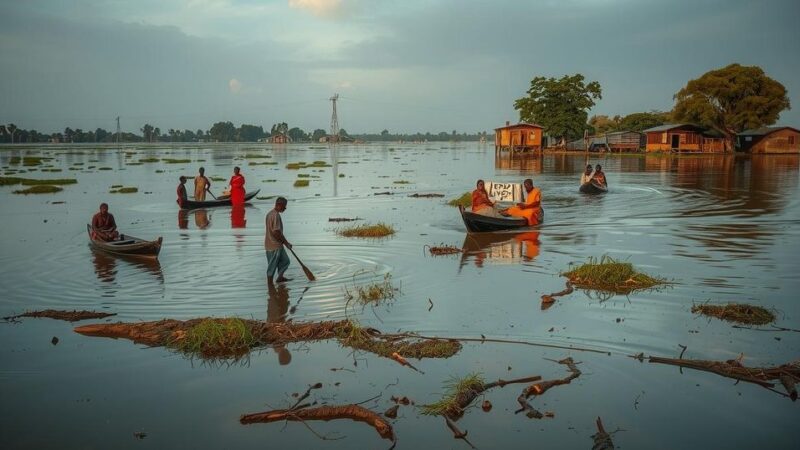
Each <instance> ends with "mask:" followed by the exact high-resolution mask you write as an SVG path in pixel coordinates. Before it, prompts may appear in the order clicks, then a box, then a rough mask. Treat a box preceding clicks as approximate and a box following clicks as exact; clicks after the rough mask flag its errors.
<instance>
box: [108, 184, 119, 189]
mask: <svg viewBox="0 0 800 450" xmlns="http://www.w3.org/2000/svg"><path fill="white" fill-rule="evenodd" d="M121 187H122V185H121V184H112V185H111V189H118V188H121Z"/></svg>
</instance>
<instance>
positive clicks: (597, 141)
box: [567, 131, 645, 152]
mask: <svg viewBox="0 0 800 450" xmlns="http://www.w3.org/2000/svg"><path fill="white" fill-rule="evenodd" d="M644 144H645V140H644V134H642V133H639V132H638V131H614V132H612V133H606V134H602V135H599V136H590V137H589V138H587V139H576V140H574V141H572V142H569V143H568V144H567V150H578V151H587V150H588V151H590V152H638V151H639V150H640V149H641V148H643V147H644Z"/></svg>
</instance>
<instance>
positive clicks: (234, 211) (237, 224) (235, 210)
mask: <svg viewBox="0 0 800 450" xmlns="http://www.w3.org/2000/svg"><path fill="white" fill-rule="evenodd" d="M244 209H245V208H244V205H237V206H234V207H232V208H231V228H246V227H247V219H246V218H245V212H244Z"/></svg>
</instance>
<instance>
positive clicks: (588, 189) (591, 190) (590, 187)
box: [578, 180, 608, 194]
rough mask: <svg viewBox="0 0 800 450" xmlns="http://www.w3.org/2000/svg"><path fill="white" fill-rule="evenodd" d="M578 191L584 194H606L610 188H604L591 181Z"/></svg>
mask: <svg viewBox="0 0 800 450" xmlns="http://www.w3.org/2000/svg"><path fill="white" fill-rule="evenodd" d="M578 190H579V191H581V192H582V193H584V194H604V193H606V192H608V186H603V185H602V184H600V183H598V182H596V181H594V180H589V181H587V182H586V183H583V184H582V185H581V187H580V189H578Z"/></svg>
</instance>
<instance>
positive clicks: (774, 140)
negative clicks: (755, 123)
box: [736, 127, 800, 153]
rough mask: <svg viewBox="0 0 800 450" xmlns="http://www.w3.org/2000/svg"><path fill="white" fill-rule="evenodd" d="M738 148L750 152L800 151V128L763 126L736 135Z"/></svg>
mask: <svg viewBox="0 0 800 450" xmlns="http://www.w3.org/2000/svg"><path fill="white" fill-rule="evenodd" d="M736 150H738V151H741V152H748V153H800V130H798V129H797V128H792V127H762V128H756V129H752V130H746V131H743V132H741V133H739V134H737V135H736Z"/></svg>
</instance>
